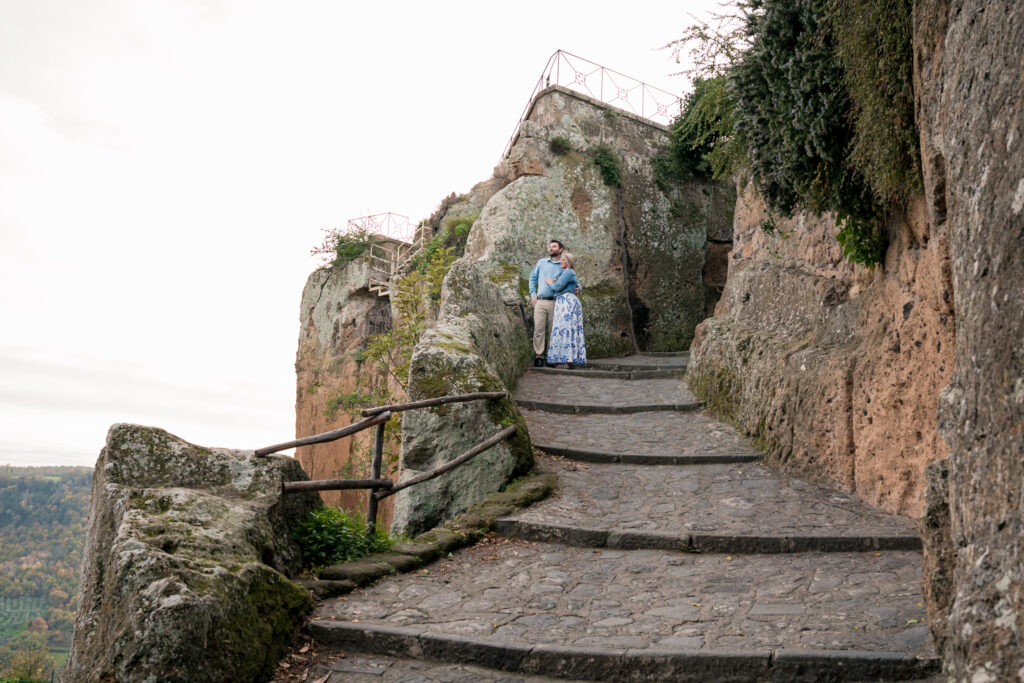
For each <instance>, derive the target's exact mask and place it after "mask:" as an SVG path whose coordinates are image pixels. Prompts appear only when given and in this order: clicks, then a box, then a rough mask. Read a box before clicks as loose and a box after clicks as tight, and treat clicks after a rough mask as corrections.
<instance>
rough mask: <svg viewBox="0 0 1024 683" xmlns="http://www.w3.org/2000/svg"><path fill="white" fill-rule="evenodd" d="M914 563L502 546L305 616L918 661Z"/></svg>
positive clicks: (921, 637) (892, 555) (604, 641)
mask: <svg viewBox="0 0 1024 683" xmlns="http://www.w3.org/2000/svg"><path fill="white" fill-rule="evenodd" d="M920 572H921V570H920V557H919V556H918V555H917V554H916V553H912V552H886V553H878V554H877V555H875V554H866V553H803V554H794V555H736V556H727V555H721V554H709V555H704V554H685V553H673V552H666V551H658V550H635V551H629V552H625V551H611V550H601V551H595V550H591V549H586V548H570V547H566V546H561V545H555V544H545V543H529V542H523V541H509V542H507V543H503V544H500V545H497V546H489V547H473V548H468V549H466V550H463V551H461V552H460V553H459V554H458V555H456V556H455V557H454V558H452V559H450V560H445V561H442V562H440V563H438V564H436V565H434V566H432V567H431V568H430V569H429V570H427V571H424V572H420V573H416V574H410V575H406V576H403V577H401V579H398V580H390V581H384V582H382V583H380V584H378V585H376V586H373V587H370V588H367V589H364V590H361V591H357V592H355V593H351V594H349V595H348V596H345V597H342V598H338V599H336V600H334V601H332V602H330V603H325V604H323V605H321V606H320V607H319V608H318V609H317V611H316V614H315V617H314V618H318V619H327V620H345V621H353V620H359V623H361V624H363V625H364V626H370V625H373V624H381V625H391V626H416V627H419V630H420V631H421V632H425V633H446V634H455V635H462V636H472V637H474V638H476V639H483V640H490V641H494V642H518V643H548V644H552V643H554V644H564V645H573V646H600V647H606V648H640V649H651V648H653V649H657V648H664V647H668V646H671V647H679V648H685V649H692V650H699V649H701V648H707V649H714V650H720V649H730V648H735V647H750V648H792V649H824V650H886V651H895V652H907V653H913V654H926V653H928V652H929V647H930V645H929V641H928V629H927V626H924V625H922V624H921V623H920V621H921V615H922V613H923V608H922V607H921V605H920V603H921V599H922V598H921V590H920V583H921V575H920Z"/></svg>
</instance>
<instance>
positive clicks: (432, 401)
mask: <svg viewBox="0 0 1024 683" xmlns="http://www.w3.org/2000/svg"><path fill="white" fill-rule="evenodd" d="M506 396H508V394H507V393H506V392H504V391H478V392H476V393H473V394H459V395H457V396H439V397H438V398H428V399H425V400H423V401H413V402H412V403H397V404H395V405H392V406H378V407H376V408H367V409H366V410H364V411H363V412H362V415H363V417H371V416H373V415H379V414H380V413H383V412H385V411H388V412H392V413H399V412H402V411H403V410H415V409H416V408H430V407H431V406H440V405H444V404H445V403H462V402H464V401H479V400H483V399H493V398H505V397H506Z"/></svg>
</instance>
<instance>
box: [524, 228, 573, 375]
mask: <svg viewBox="0 0 1024 683" xmlns="http://www.w3.org/2000/svg"><path fill="white" fill-rule="evenodd" d="M563 251H565V245H564V244H562V242H561V241H560V240H551V241H550V242H549V243H548V257H547V258H542V259H541V260H539V261H537V265H535V266H534V267H533V271H532V272H530V304H531V305H532V306H533V355H534V359H533V364H534V365H535V366H536V367H538V368H540V367H544V364H545V359H546V358H547V354H548V341H549V340H550V339H551V325H552V323H553V322H554V317H555V293H554V291H552V289H551V287H550V285H548V284H547V282H546V280H547V278H551V279H553V280H557V279H558V276H559V275H561V274H562V264H561V259H562V252H563ZM579 293H580V288H579V287H577V288H576V294H579Z"/></svg>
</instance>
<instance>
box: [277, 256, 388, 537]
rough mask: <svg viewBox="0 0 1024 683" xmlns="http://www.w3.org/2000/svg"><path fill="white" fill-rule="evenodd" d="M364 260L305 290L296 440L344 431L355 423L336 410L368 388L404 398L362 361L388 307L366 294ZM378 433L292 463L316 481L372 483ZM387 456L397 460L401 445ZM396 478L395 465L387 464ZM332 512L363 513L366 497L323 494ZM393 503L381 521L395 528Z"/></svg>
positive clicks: (303, 452) (316, 275) (318, 278)
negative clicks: (360, 353)
mask: <svg viewBox="0 0 1024 683" xmlns="http://www.w3.org/2000/svg"><path fill="white" fill-rule="evenodd" d="M368 287H369V267H368V263H367V260H366V259H365V258H358V259H356V260H354V261H351V262H349V263H347V264H346V265H344V266H341V267H336V268H323V269H318V270H315V271H313V273H312V274H311V275H310V276H309V279H308V280H307V282H306V287H305V289H303V291H302V304H301V311H300V314H299V321H300V329H299V347H298V351H297V353H296V358H295V374H296V391H295V434H296V436H297V437H304V436H310V435H312V434H318V433H320V432H326V431H330V430H332V429H339V428H341V427H344V426H346V425H349V424H351V423H352V422H353V421H354V418H353V417H352V415H351V414H350V412H349V411H347V410H345V409H344V407H343V406H341V405H339V403H341V402H342V401H343V400H344V397H346V396H350V395H352V394H353V393H354V392H357V391H359V390H360V388H361V387H363V386H364V385H369V384H371V383H386V384H387V386H388V387H390V388H391V389H392V391H394V392H395V393H396V394H398V395H401V394H402V389H401V386H400V385H399V384H398V383H397V382H395V381H394V380H393V379H390V378H389V377H388V375H387V369H386V368H380V367H377V366H376V364H374V363H373V362H369V361H368V362H361V361H360V360H359V356H358V351H359V350H360V349H361V348H362V347H363V346H364V344H365V342H366V339H367V337H369V336H371V335H373V334H378V333H381V332H385V331H387V329H389V328H390V324H391V309H390V303H389V301H388V299H387V298H386V297H380V296H378V295H377V294H376V293H373V292H371V291H370V290H369V289H368ZM373 438H374V430H372V429H368V430H365V431H363V432H360V433H358V434H354V435H352V436H349V437H345V438H344V439H339V440H338V441H332V442H330V443H322V444H314V445H312V446H302V447H301V448H298V449H296V453H295V457H296V459H297V460H298V461H299V462H300V463H302V467H303V469H305V470H306V472H308V473H309V476H310V478H312V479H346V478H352V479H360V478H363V477H365V476H369V459H370V457H371V455H372V453H371V449H372V446H373ZM387 450H388V452H390V453H394V454H397V452H398V444H396V443H389V444H388V448H387ZM385 465H386V466H385V470H386V471H393V469H394V467H395V466H397V458H395V459H394V460H392V461H391V462H390V463H385ZM320 495H321V496H322V497H323V500H324V502H325V503H326V504H328V505H333V506H341V507H344V508H346V509H349V510H357V511H361V512H365V510H366V500H367V494H366V492H365V491H323V492H322V493H321V494H320ZM391 510H392V502H391V500H390V499H385V500H384V502H382V503H381V506H380V509H379V512H378V515H379V517H378V518H379V519H380V520H381V522H382V523H383V524H389V523H390V521H391Z"/></svg>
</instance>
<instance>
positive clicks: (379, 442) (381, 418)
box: [256, 391, 516, 533]
mask: <svg viewBox="0 0 1024 683" xmlns="http://www.w3.org/2000/svg"><path fill="white" fill-rule="evenodd" d="M507 395H508V394H506V393H505V392H504V391H493V392H477V393H473V394H459V395H457V396H441V397H439V398H430V399H426V400H424V401H413V402H411V403H398V404H395V405H390V406H378V407H376V408H367V409H365V410H364V411H362V415H363V417H364V418H366V419H364V420H360V421H359V422H354V423H353V424H350V425H348V426H347V427H342V428H341V429H335V430H332V431H329V432H323V433H322V434H314V435H313V436H307V437H304V438H302V439H295V440H293V441H286V442H284V443H279V444H275V445H273V446H267V447H265V448H259V449H257V450H256V455H259V456H264V455H270V454H271V453H278V452H280V451H283V450H286V449H288V448H295V447H296V446H308V445H310V444H314V443H326V442H328V441H336V440H338V439H341V438H344V437H346V436H350V435H352V434H355V433H357V432H361V431H363V430H364V429H369V428H370V427H376V428H377V432H376V434H375V436H374V440H373V460H371V462H370V478H369V479H318V480H314V481H286V482H284V483H283V484H282V485H281V489H282V492H283V493H296V492H299V491H339V490H351V489H370V496H369V500H368V501H367V505H366V528H367V531H368V533H374V532H375V531H376V527H377V505H378V504H379V503H380V501H382V500H383V499H385V498H387V497H388V496H393V495H395V494H396V493H398V492H399V491H401V490H402V489H407V488H409V487H410V486H415V485H416V484H422V483H423V482H425V481H429V480H431V479H434V478H435V477H439V476H441V475H442V474H444V473H445V472H450V471H452V470H454V469H455V468H456V467H459V466H460V465H464V464H465V463H467V462H469V461H470V460H472V459H473V458H474V457H476V456H478V455H480V454H481V453H483V452H484V451H486V450H488V449H490V448H492V447H493V446H496V445H497V444H499V443H501V442H502V441H504V440H505V439H507V438H509V437H511V436H512V435H513V434H515V433H516V427H515V426H514V425H513V426H511V427H506V428H505V429H503V430H501V431H500V432H498V433H497V434H495V435H494V436H492V437H490V438H489V439H486V440H484V441H481V442H480V443H478V444H477V445H475V446H473V447H472V448H470V449H469V450H468V451H466V452H465V453H462V454H461V455H459V456H458V457H457V458H455V459H453V460H451V461H449V462H446V463H445V464H443V465H441V466H440V467H436V468H434V469H432V470H430V471H429V472H424V473H422V474H418V475H416V476H415V477H411V478H409V479H406V480H405V481H402V482H397V483H396V482H394V481H392V480H391V479H388V478H385V477H381V465H382V461H383V457H384V426H385V423H386V422H387V421H388V420H389V419H391V416H392V415H393V414H395V413H400V412H403V411H406V410H417V409H420V408H431V407H434V406H440V405H445V404H447V403H465V402H467V401H484V400H491V401H493V400H498V399H502V398H505V397H506V396H507Z"/></svg>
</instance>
